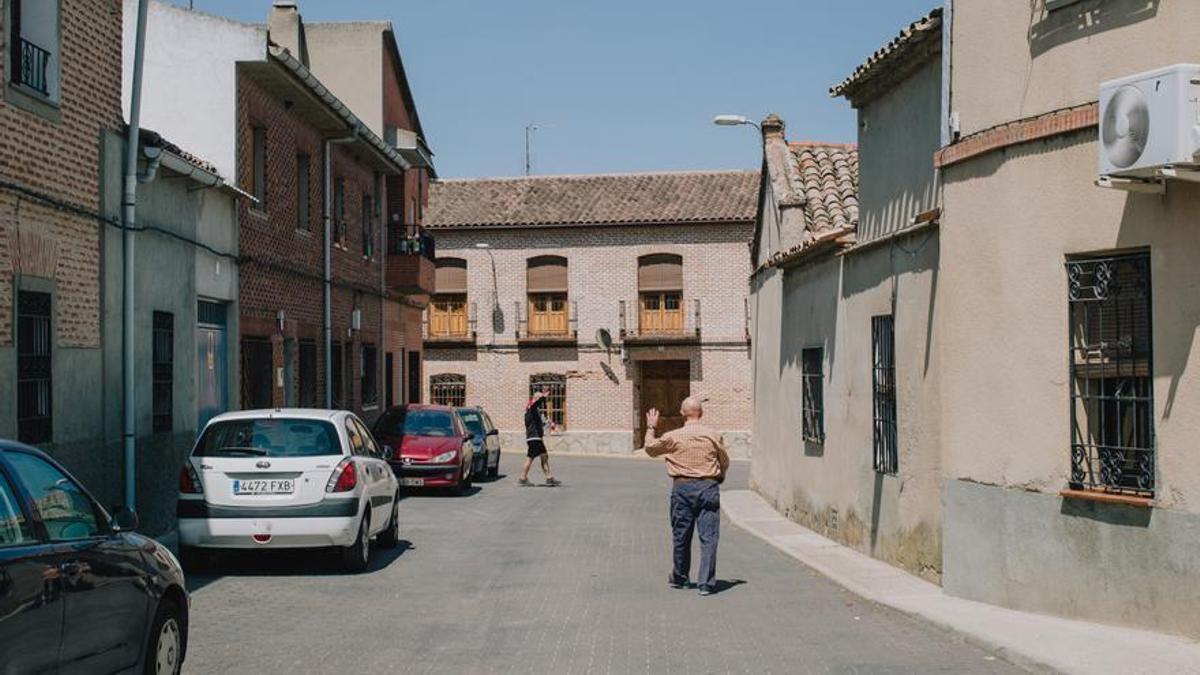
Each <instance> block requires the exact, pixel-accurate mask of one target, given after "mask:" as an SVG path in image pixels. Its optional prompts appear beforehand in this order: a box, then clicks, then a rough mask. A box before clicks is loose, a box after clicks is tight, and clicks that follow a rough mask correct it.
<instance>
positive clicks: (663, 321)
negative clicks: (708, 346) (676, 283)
mask: <svg viewBox="0 0 1200 675" xmlns="http://www.w3.org/2000/svg"><path fill="white" fill-rule="evenodd" d="M630 308H632V309H630ZM617 313H618V328H619V329H620V334H621V339H630V340H652V339H655V338H661V339H664V340H670V339H681V338H699V337H700V330H701V327H702V324H701V320H700V298H693V299H692V300H690V301H687V300H685V301H683V303H682V304H681V305H680V307H679V309H678V310H674V311H667V310H642V309H641V307H640V305H639V303H638V301H636V300H634V301H633V302H629V303H627V302H626V301H624V300H618V301H617Z"/></svg>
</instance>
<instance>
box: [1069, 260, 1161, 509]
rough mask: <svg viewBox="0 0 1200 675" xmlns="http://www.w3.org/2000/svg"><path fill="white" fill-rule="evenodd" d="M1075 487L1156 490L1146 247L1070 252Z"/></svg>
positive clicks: (1147, 494) (1148, 493)
mask: <svg viewBox="0 0 1200 675" xmlns="http://www.w3.org/2000/svg"><path fill="white" fill-rule="evenodd" d="M1066 265H1067V282H1068V298H1069V307H1070V326H1069V329H1070V337H1069V340H1070V344H1069V345H1068V347H1069V349H1070V354H1071V359H1070V369H1071V478H1070V486H1071V487H1072V488H1073V489H1082V490H1096V491H1103V492H1116V493H1125V494H1132V495H1137V496H1145V497H1153V496H1154V474H1155V465H1154V464H1155V462H1154V459H1155V457H1154V454H1155V453H1154V444H1155V438H1154V396H1153V378H1152V373H1153V372H1154V370H1153V349H1152V315H1151V297H1150V296H1151V290H1150V289H1151V285H1150V254H1149V253H1148V252H1147V253H1137V254H1131V255H1120V256H1110V257H1091V258H1078V259H1072V260H1068V261H1067V263H1066Z"/></svg>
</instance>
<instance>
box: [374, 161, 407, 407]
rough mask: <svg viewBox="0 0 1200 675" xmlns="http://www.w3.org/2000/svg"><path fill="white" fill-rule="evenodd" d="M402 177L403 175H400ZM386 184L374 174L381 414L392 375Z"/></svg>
mask: <svg viewBox="0 0 1200 675" xmlns="http://www.w3.org/2000/svg"><path fill="white" fill-rule="evenodd" d="M400 175H402V176H403V175H404V174H400ZM386 191H387V182H386V179H385V178H384V177H383V174H382V173H379V172H378V171H376V172H375V213H374V214H372V215H373V216H374V218H375V222H377V223H379V337H378V338H377V341H376V344H375V401H376V406H377V407H378V408H379V410H380V412H381V413H382V412H383V411H384V410H385V408H384V405H385V404H386V403H387V401H386V400H384V399H386V398H387V395H386V394H387V385H388V383H387V380H386V379H385V378H388V377H391V376H392V374H391V373H390V372H387V369H386V368H385V366H387V332H386V331H387V321H386V317H385V316H384V314H386V312H387V253H388V249H387V246H388V238H387V219H386V218H385V217H384V214H386V213H387V195H386Z"/></svg>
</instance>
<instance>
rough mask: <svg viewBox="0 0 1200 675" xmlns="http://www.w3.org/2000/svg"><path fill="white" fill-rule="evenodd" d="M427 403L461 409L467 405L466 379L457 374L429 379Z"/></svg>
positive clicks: (444, 374) (446, 374)
mask: <svg viewBox="0 0 1200 675" xmlns="http://www.w3.org/2000/svg"><path fill="white" fill-rule="evenodd" d="M429 402H430V403H432V404H434V405H451V406H454V407H456V408H461V407H462V406H464V405H466V404H467V377H466V375H459V374H457V373H443V374H441V375H433V376H431V377H430V378H429Z"/></svg>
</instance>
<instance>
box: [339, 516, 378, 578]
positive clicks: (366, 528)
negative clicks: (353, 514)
mask: <svg viewBox="0 0 1200 675" xmlns="http://www.w3.org/2000/svg"><path fill="white" fill-rule="evenodd" d="M370 526H371V517H370V515H368V514H363V517H362V520H361V521H359V523H358V536H357V537H355V538H354V543H352V544H350V545H349V546H347V547H345V548H343V549H342V569H344V570H346V571H347V572H361V571H363V570H365V569H367V563H369V562H370V561H371V534H370V532H371V530H370Z"/></svg>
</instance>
